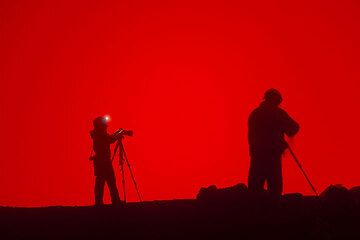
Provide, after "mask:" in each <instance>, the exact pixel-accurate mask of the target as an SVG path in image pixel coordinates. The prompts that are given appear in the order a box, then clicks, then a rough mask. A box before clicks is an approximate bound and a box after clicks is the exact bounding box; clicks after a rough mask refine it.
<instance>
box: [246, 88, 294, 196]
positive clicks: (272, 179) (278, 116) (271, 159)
mask: <svg viewBox="0 0 360 240" xmlns="http://www.w3.org/2000/svg"><path fill="white" fill-rule="evenodd" d="M281 102H282V96H281V94H280V92H279V91H278V90H276V89H269V90H267V91H266V92H265V95H264V101H263V102H262V103H261V104H260V106H259V107H257V108H256V109H255V110H254V111H253V112H252V113H251V114H250V117H249V121H248V127H249V132H248V140H249V147H250V157H251V161H250V169H249V177H248V187H249V190H250V191H253V192H262V191H264V185H265V182H266V183H267V189H268V191H269V193H270V194H273V195H274V196H281V194H282V190H283V180H282V166H281V165H282V164H281V158H282V154H283V153H284V151H285V149H286V148H287V147H288V146H287V143H286V141H285V139H284V136H285V135H287V136H288V137H293V136H294V135H295V134H296V133H297V132H298V131H299V124H298V123H297V122H295V121H294V120H293V119H292V118H291V117H290V116H289V115H288V113H287V112H286V111H285V110H283V109H282V108H280V107H279V105H280V103H281Z"/></svg>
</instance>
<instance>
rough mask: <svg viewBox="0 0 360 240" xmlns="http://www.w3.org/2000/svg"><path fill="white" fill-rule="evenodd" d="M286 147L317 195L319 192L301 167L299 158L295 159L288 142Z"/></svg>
mask: <svg viewBox="0 0 360 240" xmlns="http://www.w3.org/2000/svg"><path fill="white" fill-rule="evenodd" d="M286 146H287V149H289V152H290V154H291V156H292V157H293V158H294V160H295V162H296V164H297V165H298V167H299V168H300V170H301V172H302V174H303V175H304V177H305V178H306V181H307V182H308V183H309V185H310V187H311V189H312V190H313V192H314V193H315V195H316V196H319V194H318V193H317V191H316V189H315V187H314V185H312V183H311V181H310V179H309V177H308V176H307V174H306V172H305V171H304V169H303V167H302V166H301V164H300V162H299V160H298V159H297V157H296V156H295V153H294V152H293V150H292V149H291V147H290V145H289V144H288V143H286Z"/></svg>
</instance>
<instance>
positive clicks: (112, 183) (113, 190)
mask: <svg viewBox="0 0 360 240" xmlns="http://www.w3.org/2000/svg"><path fill="white" fill-rule="evenodd" d="M107 185H108V187H109V191H110V196H111V203H112V204H113V205H116V204H119V203H120V197H119V191H118V189H117V187H116V179H115V174H114V170H112V171H111V172H110V174H109V176H108V177H107Z"/></svg>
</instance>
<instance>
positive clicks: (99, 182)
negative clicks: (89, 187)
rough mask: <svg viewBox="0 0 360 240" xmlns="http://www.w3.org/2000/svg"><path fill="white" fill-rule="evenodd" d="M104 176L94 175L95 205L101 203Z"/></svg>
mask: <svg viewBox="0 0 360 240" xmlns="http://www.w3.org/2000/svg"><path fill="white" fill-rule="evenodd" d="M104 186H105V178H104V177H102V176H96V179H95V190H94V192H95V206H100V205H103V204H104V203H103V195H104Z"/></svg>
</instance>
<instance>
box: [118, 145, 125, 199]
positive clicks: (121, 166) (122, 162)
mask: <svg viewBox="0 0 360 240" xmlns="http://www.w3.org/2000/svg"><path fill="white" fill-rule="evenodd" d="M119 145H120V149H119V164H120V169H121V175H122V185H123V190H124V202H125V203H126V188H125V172H124V160H123V153H124V151H123V147H122V144H119Z"/></svg>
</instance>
